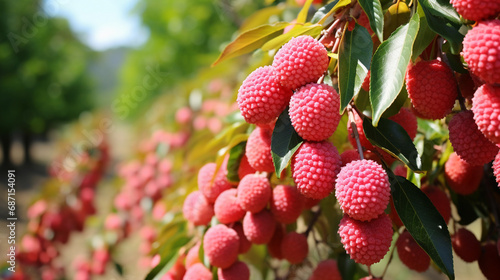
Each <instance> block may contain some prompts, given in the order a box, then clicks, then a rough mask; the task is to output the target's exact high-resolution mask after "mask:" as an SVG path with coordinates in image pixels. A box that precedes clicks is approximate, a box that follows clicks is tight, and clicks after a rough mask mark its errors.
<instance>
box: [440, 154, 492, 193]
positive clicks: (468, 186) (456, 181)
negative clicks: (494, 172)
mask: <svg viewBox="0 0 500 280" xmlns="http://www.w3.org/2000/svg"><path fill="white" fill-rule="evenodd" d="M444 177H445V178H446V182H447V183H448V186H450V188H451V189H452V190H454V191H455V192H456V193H458V194H461V195H468V194H471V193H473V192H475V191H476V190H477V188H478V187H479V183H481V179H482V178H483V167H482V166H481V165H476V166H474V165H470V164H468V163H467V162H466V161H465V160H462V159H461V158H460V157H459V156H458V155H457V154H456V153H455V152H454V153H452V154H451V155H450V157H449V158H448V161H447V162H446V163H445V165H444Z"/></svg>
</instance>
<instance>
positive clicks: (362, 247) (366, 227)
mask: <svg viewBox="0 0 500 280" xmlns="http://www.w3.org/2000/svg"><path fill="white" fill-rule="evenodd" d="M338 233H339V235H340V241H341V242H342V245H343V246H344V249H345V251H346V252H347V253H348V254H349V255H350V257H351V259H353V260H354V261H355V262H356V263H359V264H364V265H372V264H374V263H377V262H379V261H380V260H382V259H383V258H384V256H385V254H387V252H388V251H389V247H391V242H392V222H391V219H390V218H389V216H387V215H386V214H382V215H380V217H378V218H376V219H373V220H371V221H369V222H362V221H358V220H355V219H353V218H351V217H349V216H348V215H344V217H343V218H342V220H340V224H339V231H338Z"/></svg>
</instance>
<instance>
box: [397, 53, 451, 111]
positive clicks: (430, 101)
mask: <svg viewBox="0 0 500 280" xmlns="http://www.w3.org/2000/svg"><path fill="white" fill-rule="evenodd" d="M405 79H406V90H407V91H408V97H410V99H411V103H412V104H413V107H414V108H415V110H416V111H418V113H419V114H421V115H422V116H424V117H426V118H429V119H442V118H444V117H445V116H446V115H448V114H449V113H450V112H451V109H453V105H454V104H455V99H456V98H457V96H458V91H457V83H456V81H455V76H454V75H453V71H452V70H451V69H450V68H449V67H448V65H446V63H444V62H442V61H440V60H437V59H436V60H431V61H425V60H422V61H420V62H418V63H417V64H415V65H413V66H410V67H409V69H408V70H407V72H406V78H405Z"/></svg>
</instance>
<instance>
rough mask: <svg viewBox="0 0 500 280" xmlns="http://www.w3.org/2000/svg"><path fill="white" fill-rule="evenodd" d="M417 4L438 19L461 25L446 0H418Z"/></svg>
mask: <svg viewBox="0 0 500 280" xmlns="http://www.w3.org/2000/svg"><path fill="white" fill-rule="evenodd" d="M418 3H419V4H420V5H422V6H425V7H427V9H428V11H429V12H430V13H431V14H433V15H435V16H437V17H440V18H444V19H447V20H448V21H449V22H451V23H454V24H456V25H462V21H461V20H460V16H459V15H458V13H457V11H456V10H455V8H453V6H452V5H451V3H450V1H448V0H419V1H418Z"/></svg>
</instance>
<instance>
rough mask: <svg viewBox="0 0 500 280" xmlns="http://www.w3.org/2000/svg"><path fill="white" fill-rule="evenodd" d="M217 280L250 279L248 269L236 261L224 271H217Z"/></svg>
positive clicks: (242, 263) (244, 264)
mask: <svg viewBox="0 0 500 280" xmlns="http://www.w3.org/2000/svg"><path fill="white" fill-rule="evenodd" d="M217 275H218V276H219V280H248V279H250V269H248V265H247V264H246V263H244V262H240V261H237V262H235V263H234V264H233V265H231V266H230V267H228V268H226V269H220V268H219V269H218V270H217Z"/></svg>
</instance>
